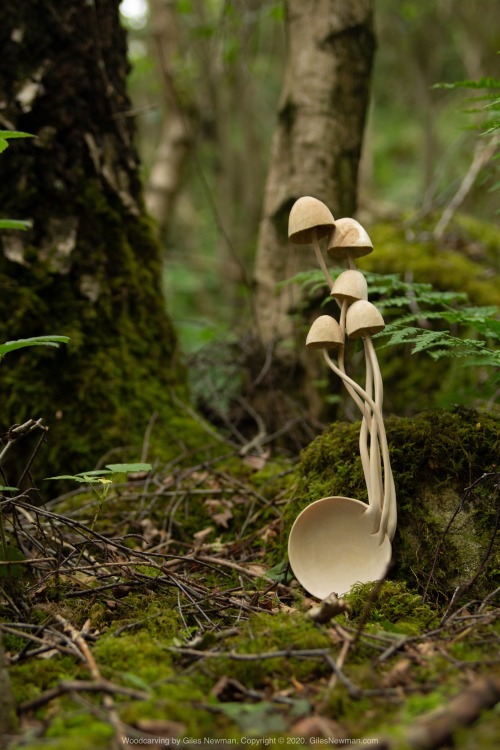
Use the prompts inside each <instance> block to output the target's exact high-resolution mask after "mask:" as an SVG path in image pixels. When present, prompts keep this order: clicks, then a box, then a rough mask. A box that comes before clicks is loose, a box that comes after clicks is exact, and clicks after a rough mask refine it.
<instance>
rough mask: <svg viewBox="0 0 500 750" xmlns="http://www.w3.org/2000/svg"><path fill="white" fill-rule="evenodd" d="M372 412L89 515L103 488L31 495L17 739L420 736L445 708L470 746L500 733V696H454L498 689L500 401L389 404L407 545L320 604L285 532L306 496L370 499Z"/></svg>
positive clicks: (13, 656)
mask: <svg viewBox="0 0 500 750" xmlns="http://www.w3.org/2000/svg"><path fill="white" fill-rule="evenodd" d="M358 428H359V425H356V424H354V425H350V424H342V423H337V424H334V425H332V427H331V428H330V429H328V430H327V431H326V432H325V433H324V434H323V435H322V436H321V437H319V438H318V439H317V440H316V441H314V442H313V443H312V444H311V445H310V447H309V448H308V449H307V450H306V451H304V452H303V454H302V457H301V461H300V463H298V464H297V463H293V462H290V461H287V460H284V459H280V460H278V459H276V460H273V459H262V458H260V459H259V460H256V459H255V457H251V458H250V459H247V458H242V457H239V456H238V455H236V454H233V455H226V457H221V456H219V457H218V458H213V459H211V460H207V461H206V462H205V463H201V464H197V465H196V466H192V467H189V468H186V466H179V465H175V464H171V465H167V466H163V467H162V468H161V470H160V469H157V470H155V471H154V472H152V473H151V474H150V475H148V476H147V477H144V476H139V477H135V478H130V477H126V476H123V477H121V478H120V477H119V479H121V481H118V482H116V483H115V484H114V485H113V487H112V489H111V491H110V492H109V494H108V495H107V498H106V501H105V503H104V504H103V507H102V509H101V512H100V514H99V516H98V518H97V521H96V523H95V526H94V528H93V529H92V528H91V527H92V519H93V518H94V516H95V510H96V507H97V505H98V504H99V499H98V497H97V495H96V492H95V491H92V490H90V489H89V488H88V487H84V488H83V489H82V488H80V489H79V490H78V491H75V492H72V493H69V494H67V495H65V496H63V497H61V498H58V499H56V500H52V501H50V502H48V503H47V504H45V505H43V504H42V505H32V504H31V503H30V502H29V499H28V498H27V497H26V496H25V495H23V496H20V497H19V498H16V500H15V502H14V503H13V505H12V506H11V507H10V508H9V507H7V509H6V511H5V514H4V515H5V522H6V531H7V535H8V537H9V541H11V542H15V540H16V538H17V542H18V543H19V544H21V545H22V549H23V551H24V553H25V554H26V555H27V556H28V557H30V558H40V559H39V562H36V563H32V564H31V565H29V566H26V568H27V570H26V572H25V573H24V574H23V575H21V576H20V577H16V578H12V579H10V580H9V579H7V578H4V579H3V581H4V589H3V590H4V593H3V596H2V600H1V618H2V631H3V640H4V646H5V650H6V653H7V660H8V665H9V675H10V681H11V686H12V691H13V694H14V698H15V702H16V706H17V711H18V726H17V728H13V730H12V736H11V738H10V747H11V748H16V749H17V748H21V747H22V748H28V749H31V748H33V750H35V749H36V750H38V748H42V747H43V748H50V749H51V750H52V749H56V748H57V749H58V748H61V750H63V749H64V750H67V748H78V749H80V748H82V749H83V750H86V748H89V750H90V748H92V749H94V748H111V747H116V746H120V745H123V744H124V743H125V739H123V738H125V737H128V738H129V739H132V740H134V742H136V743H137V744H141V743H142V744H146V743H147V744H151V743H152V742H153V740H155V741H156V742H157V743H160V742H162V743H164V744H167V745H170V746H174V744H175V742H174V740H175V741H176V742H177V741H178V742H179V744H183V745H184V746H193V747H194V746H197V745H198V746H199V745H200V744H202V745H203V746H209V745H210V744H211V741H212V744H213V742H214V741H217V743H221V742H222V741H225V744H226V745H228V746H229V745H231V744H239V745H241V746H242V745H243V744H245V743H246V744H249V742H250V740H252V741H253V742H254V743H255V745H257V744H261V745H262V744H264V743H268V744H273V743H274V742H276V743H277V742H278V739H279V738H283V740H286V741H287V742H289V741H290V742H292V741H293V742H296V743H297V744H309V745H311V744H322V743H323V744H325V743H329V744H332V743H333V742H334V741H335V740H341V739H344V740H345V739H355V738H358V739H360V740H363V738H364V739H378V740H379V743H385V745H383V744H382V746H386V747H395V748H399V747H406V746H413V747H423V746H424V745H418V744H417V745H415V744H413V745H411V742H414V737H413V735H414V733H415V731H416V728H417V729H418V728H419V727H420V729H419V731H423V732H424V733H425V732H427V733H429V732H430V733H431V735H432V736H434V734H433V733H435V732H436V729H435V724H433V721H434V720H433V718H432V717H433V716H435V712H436V711H437V710H438V709H439V710H440V711H441V714H440V715H442V716H443V717H444V718H442V719H440V721H442V722H444V725H445V727H446V726H448V725H449V731H450V732H452V734H453V736H454V737H455V743H456V744H455V747H459V748H469V747H475V746H476V745H474V742H473V738H474V737H480V742H481V744H480V746H481V747H482V748H492V749H493V748H494V747H497V746H498V739H499V737H500V716H499V714H498V712H497V710H496V709H495V708H494V705H493V704H494V702H495V701H493V703H492V702H491V701H490V702H489V703H488V701H486V702H485V701H483V703H481V700H480V701H479V705H480V708H479V709H478V710H477V715H478V716H479V723H478V724H477V726H476V725H475V726H474V727H473V728H470V727H467V726H465V725H464V726H462V725H461V722H460V721H458V722H457V721H455V720H454V719H453V717H454V716H455V714H456V712H455V713H454V711H453V706H454V705H455V703H454V701H455V702H456V701H459V702H460V701H461V700H466V701H468V696H469V693H470V694H471V696H472V697H471V699H470V702H471V703H473V699H474V696H476V694H477V695H480V696H482V695H483V693H482V692H481V690H482V689H483V688H484V685H485V684H486V685H487V686H488V685H489V686H490V687H491V685H492V686H493V687H492V689H493V690H497V692H498V695H500V687H499V685H500V669H499V659H498V645H499V637H500V631H499V614H500V609H499V608H498V601H497V599H496V594H495V589H496V587H497V586H498V583H497V582H496V580H495V576H496V574H497V571H498V569H499V567H500V566H499V565H498V546H497V542H496V538H495V531H496V526H495V519H497V517H498V491H497V489H496V487H497V486H498V474H497V473H496V472H497V461H498V448H499V442H500V432H499V421H498V419H496V418H494V417H492V416H491V415H487V414H481V415H480V414H478V413H477V412H473V411H468V410H464V409H457V410H455V411H454V412H430V413H427V414H423V415H421V416H420V417H419V418H414V419H389V420H388V421H387V433H388V439H389V445H390V452H391V461H392V466H393V471H394V474H395V481H396V487H397V493H398V501H399V527H398V533H397V535H396V539H395V543H394V565H393V568H392V569H391V571H390V573H389V577H388V580H386V581H384V582H383V583H381V584H365V585H360V586H358V587H355V588H354V589H353V590H352V591H351V593H350V594H349V595H348V597H346V603H347V606H346V608H344V609H342V611H340V612H339V614H337V615H336V616H335V617H334V618H333V619H331V620H330V621H328V622H327V623H323V624H320V623H318V622H317V621H315V620H313V619H311V617H310V616H309V612H310V610H311V608H312V607H313V605H314V604H315V602H313V601H312V600H311V599H310V598H309V597H308V596H307V594H306V592H304V590H303V589H302V588H301V587H300V586H299V584H298V583H297V582H296V581H295V580H293V576H292V575H291V573H290V571H287V569H286V538H287V533H288V530H289V528H290V525H291V523H292V522H293V519H294V518H295V516H296V515H297V513H298V512H299V511H300V509H301V508H302V507H304V506H305V505H306V504H308V503H309V502H311V501H313V500H315V499H318V498H319V497H321V496H324V495H331V494H343V495H346V496H352V497H358V498H360V499H364V495H363V483H362V473H361V468H360V466H359V459H357V458H356V453H357V435H358ZM495 477H496V478H495ZM14 509H15V510H14ZM481 680H482V681H483V682H481ZM485 681H486V682H485ZM483 692H484V690H483ZM464 696H465V697H464ZM447 722H448V724H447ZM453 722H454V723H453ZM462 723H464V722H462ZM412 733H413V734H412ZM436 736H437V735H436ZM412 737H413V739H412ZM408 743H410V744H408ZM425 746H426V747H427V746H430V745H425ZM433 746H436V747H438V746H443V745H442V743H441V745H439V744H438V745H433Z"/></svg>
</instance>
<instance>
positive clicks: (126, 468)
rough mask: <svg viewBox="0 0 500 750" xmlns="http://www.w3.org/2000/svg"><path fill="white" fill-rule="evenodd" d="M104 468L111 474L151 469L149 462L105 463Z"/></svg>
mask: <svg viewBox="0 0 500 750" xmlns="http://www.w3.org/2000/svg"><path fill="white" fill-rule="evenodd" d="M106 468H107V469H109V470H110V471H111V472H113V474H131V473H135V472H139V471H151V469H152V468H153V467H152V466H151V464H143V463H138V464H106Z"/></svg>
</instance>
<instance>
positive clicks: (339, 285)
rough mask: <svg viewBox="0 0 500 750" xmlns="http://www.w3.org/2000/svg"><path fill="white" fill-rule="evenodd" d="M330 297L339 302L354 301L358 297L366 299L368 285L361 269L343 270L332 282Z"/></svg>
mask: <svg viewBox="0 0 500 750" xmlns="http://www.w3.org/2000/svg"><path fill="white" fill-rule="evenodd" d="M330 294H331V295H332V297H335V299H338V300H339V301H340V302H342V301H343V300H347V301H348V302H356V300H359V299H365V300H366V299H368V285H367V283H366V279H365V277H364V276H363V274H362V273H361V271H354V270H349V271H343V272H342V273H341V274H340V276H337V278H336V279H335V281H334V282H333V286H332V291H331V292H330Z"/></svg>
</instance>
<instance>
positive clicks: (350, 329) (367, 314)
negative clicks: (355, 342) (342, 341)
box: [346, 299, 385, 339]
mask: <svg viewBox="0 0 500 750" xmlns="http://www.w3.org/2000/svg"><path fill="white" fill-rule="evenodd" d="M384 328H385V323H384V319H383V317H382V315H381V314H380V312H379V311H378V310H377V308H376V307H375V305H372V303H371V302H368V300H365V299H360V300H358V301H357V302H353V303H352V305H351V306H350V307H349V309H348V310H347V315H346V330H347V335H348V336H349V338H351V339H357V338H361V336H364V335H365V334H372V333H378V332H379V331H383V330H384Z"/></svg>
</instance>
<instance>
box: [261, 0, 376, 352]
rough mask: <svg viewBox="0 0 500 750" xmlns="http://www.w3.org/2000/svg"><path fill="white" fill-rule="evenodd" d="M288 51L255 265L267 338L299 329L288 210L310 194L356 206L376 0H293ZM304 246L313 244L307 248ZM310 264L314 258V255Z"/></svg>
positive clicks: (339, 212)
mask: <svg viewBox="0 0 500 750" xmlns="http://www.w3.org/2000/svg"><path fill="white" fill-rule="evenodd" d="M285 5H286V12H287V40H288V56H287V63H286V69H285V78H284V83H283V89H282V93H281V101H280V104H279V109H278V122H277V125H276V130H275V134H274V140H273V145H272V151H271V162H270V168H269V173H268V177H267V185H266V193H265V198H264V207H263V216H262V221H261V225H260V232H259V240H258V248H257V260H256V267H255V276H256V293H257V304H256V310H257V316H258V324H259V332H260V336H261V338H262V340H263V342H264V343H266V344H268V343H270V342H272V341H276V340H280V339H282V338H283V337H286V336H289V335H290V332H291V325H290V318H289V317H287V315H288V313H289V312H290V309H291V308H293V306H294V305H295V304H296V302H297V295H296V294H295V293H293V292H291V288H290V287H287V288H285V290H283V291H281V292H280V293H277V289H276V287H277V284H278V283H279V282H280V281H283V280H284V279H286V278H290V277H291V276H293V275H294V273H296V272H297V271H299V270H304V264H303V263H300V261H299V256H298V254H297V251H295V252H293V253H292V251H291V250H290V248H289V243H288V238H287V226H288V214H289V212H290V208H291V207H292V205H293V203H294V202H295V201H296V199H297V198H299V197H300V196H302V195H312V196H314V197H315V198H319V199H320V200H322V201H324V202H325V203H326V204H327V206H328V207H329V208H330V210H331V211H333V213H334V215H335V216H336V217H337V218H340V217H341V216H352V215H353V213H354V211H355V210H356V192H357V173H358V165H359V159H360V154H361V144H362V140H363V132H364V125H365V119H366V113H367V108H368V101H369V92H370V78H371V68H372V61H373V54H374V50H375V36H374V32H373V10H372V2H371V0H353V1H351V0H342V2H336V1H335V0H325V2H321V3H318V2H313V0H287V2H286V4H285ZM300 253H301V255H304V250H303V249H300ZM306 256H307V258H308V260H309V262H308V263H307V265H306V266H305V268H307V269H310V268H312V267H315V266H314V260H313V258H314V256H313V254H308V253H307V251H306Z"/></svg>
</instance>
